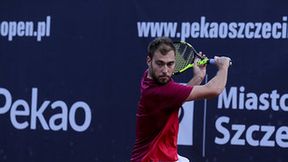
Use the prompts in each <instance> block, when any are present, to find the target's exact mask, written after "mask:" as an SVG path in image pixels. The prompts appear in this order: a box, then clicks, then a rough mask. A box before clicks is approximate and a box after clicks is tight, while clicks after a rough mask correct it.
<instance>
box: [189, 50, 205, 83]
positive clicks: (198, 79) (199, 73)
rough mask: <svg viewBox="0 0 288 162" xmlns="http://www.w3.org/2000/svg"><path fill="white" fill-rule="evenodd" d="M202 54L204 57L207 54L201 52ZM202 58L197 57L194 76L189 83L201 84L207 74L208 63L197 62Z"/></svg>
mask: <svg viewBox="0 0 288 162" xmlns="http://www.w3.org/2000/svg"><path fill="white" fill-rule="evenodd" d="M199 54H200V55H202V56H203V57H204V56H205V55H203V54H202V52H199ZM199 60H200V59H199V58H198V57H196V58H195V60H194V67H193V78H192V79H191V80H190V81H189V82H188V83H187V84H188V85H191V86H195V85H200V84H201V83H202V81H203V80H204V78H205V75H206V65H200V66H199V65H197V62H198V61H199Z"/></svg>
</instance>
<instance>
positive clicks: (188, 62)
mask: <svg viewBox="0 0 288 162" xmlns="http://www.w3.org/2000/svg"><path fill="white" fill-rule="evenodd" d="M173 44H174V46H175V48H176V62H175V70H174V73H173V75H178V74H181V73H183V72H185V71H186V70H188V69H190V68H193V67H194V59H195V57H198V58H200V61H198V62H197V64H198V65H206V64H215V60H214V59H209V58H207V57H203V56H201V55H200V54H199V53H198V52H197V51H196V50H195V49H194V47H193V46H192V45H191V44H189V43H187V42H183V41H181V42H174V43H173ZM230 65H232V62H230Z"/></svg>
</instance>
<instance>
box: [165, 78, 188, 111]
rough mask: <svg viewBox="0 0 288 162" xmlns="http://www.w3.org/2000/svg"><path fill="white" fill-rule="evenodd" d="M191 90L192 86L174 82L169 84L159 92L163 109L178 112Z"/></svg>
mask: <svg viewBox="0 0 288 162" xmlns="http://www.w3.org/2000/svg"><path fill="white" fill-rule="evenodd" d="M192 89H193V87H192V86H188V85H184V84H179V83H176V82H174V81H172V82H170V83H169V84H167V86H165V87H163V89H162V91H161V93H162V96H163V100H164V101H165V107H166V108H169V109H173V110H174V109H177V110H178V109H179V108H180V107H181V105H182V104H183V103H184V102H185V100H186V99H187V97H188V96H189V95H190V93H191V91H192Z"/></svg>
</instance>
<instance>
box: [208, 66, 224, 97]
mask: <svg viewBox="0 0 288 162" xmlns="http://www.w3.org/2000/svg"><path fill="white" fill-rule="evenodd" d="M227 75H228V69H227V68H223V69H220V70H218V72H217V74H216V75H215V76H214V77H213V78H212V79H211V80H210V81H209V82H208V83H207V84H206V85H205V86H207V87H209V88H211V89H212V90H213V91H215V92H216V93H218V94H220V93H221V92H222V91H223V90H224V88H225V86H226V83H227Z"/></svg>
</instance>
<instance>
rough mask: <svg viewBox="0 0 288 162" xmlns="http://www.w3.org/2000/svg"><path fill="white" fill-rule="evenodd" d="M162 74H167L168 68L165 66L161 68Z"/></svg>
mask: <svg viewBox="0 0 288 162" xmlns="http://www.w3.org/2000/svg"><path fill="white" fill-rule="evenodd" d="M162 72H163V73H165V74H167V73H168V66H167V65H164V66H163V70H162Z"/></svg>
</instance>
